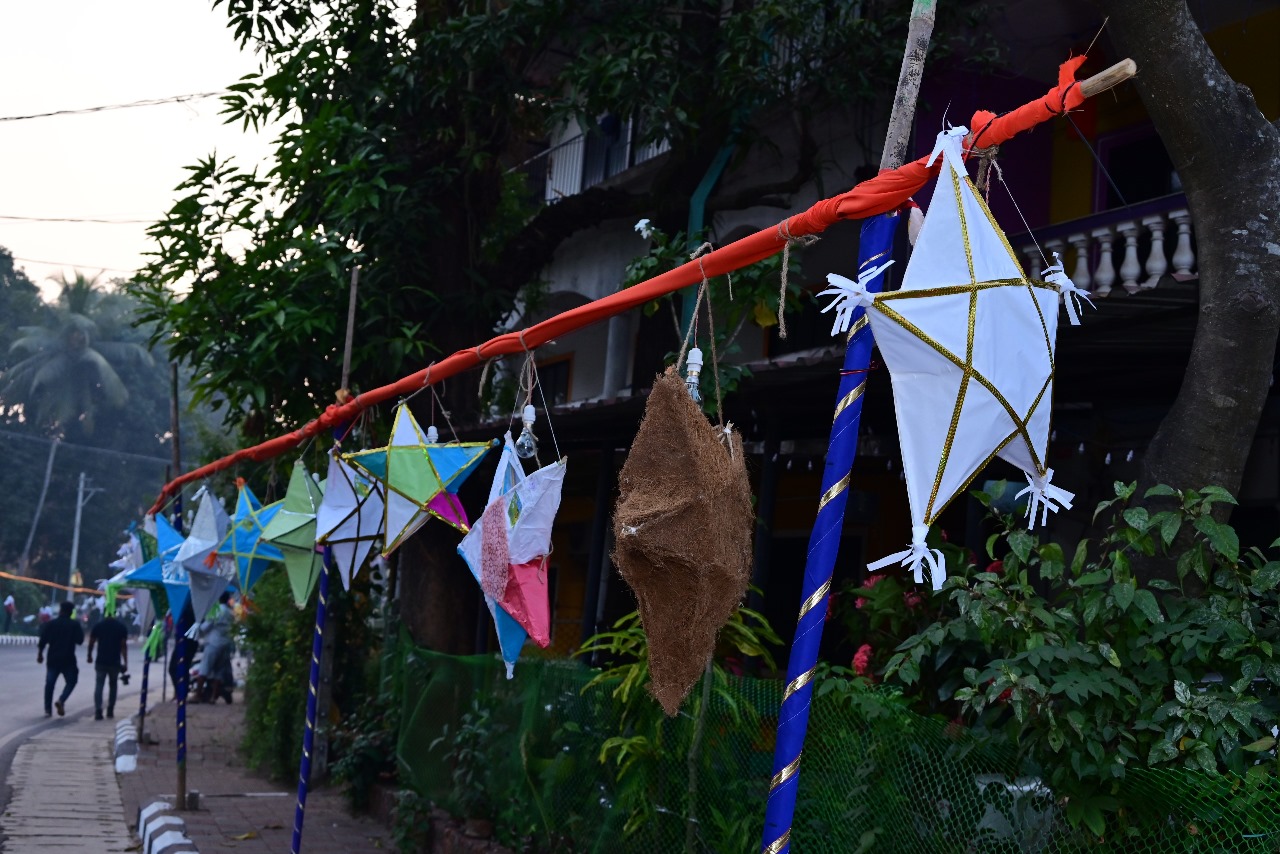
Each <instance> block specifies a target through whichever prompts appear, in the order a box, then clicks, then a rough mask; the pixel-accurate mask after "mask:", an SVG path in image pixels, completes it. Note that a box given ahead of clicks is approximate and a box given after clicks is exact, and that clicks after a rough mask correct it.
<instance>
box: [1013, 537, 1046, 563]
mask: <svg viewBox="0 0 1280 854" xmlns="http://www.w3.org/2000/svg"><path fill="white" fill-rule="evenodd" d="M1038 542H1039V540H1037V539H1036V537H1035V536H1034V535H1032V534H1030V533H1028V532H1026V531H1022V530H1018V531H1014V532H1012V533H1011V534H1009V548H1011V549H1013V553H1014V554H1016V555H1017V556H1018V560H1020V561H1022V562H1023V563H1026V561H1027V558H1029V557H1030V556H1031V550H1032V549H1033V548H1035V546H1036V543H1038Z"/></svg>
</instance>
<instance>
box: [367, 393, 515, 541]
mask: <svg viewBox="0 0 1280 854" xmlns="http://www.w3.org/2000/svg"><path fill="white" fill-rule="evenodd" d="M496 444H497V443H496V442H448V443H445V444H440V443H439V442H437V441H435V431H434V428H433V429H432V430H431V431H428V432H427V433H424V432H423V430H422V428H421V427H419V426H418V422H417V421H416V420H415V419H414V417H413V414H412V413H411V412H410V411H409V407H408V406H407V405H405V404H403V403H402V404H400V405H399V406H397V407H396V414H395V421H394V424H393V426H392V428H391V439H390V441H388V442H387V446H386V447H385V448H373V449H372V450H368V451H357V452H356V453H353V454H344V455H343V457H342V458H343V459H344V460H346V461H347V462H349V463H351V464H352V465H354V466H356V467H357V468H359V469H361V470H362V471H364V472H366V473H367V474H368V475H369V476H370V477H372V478H375V479H377V480H379V481H381V482H382V483H383V484H385V485H386V489H387V500H386V508H385V509H384V511H383V512H384V514H385V516H384V521H385V524H384V528H383V530H384V534H385V537H386V539H385V541H384V542H385V545H384V547H383V550H382V553H383V554H384V555H389V554H391V552H393V551H395V549H396V548H398V547H399V546H400V544H401V543H403V542H404V541H405V540H406V539H407V538H408V537H409V535H410V534H412V533H413V532H414V531H416V530H418V529H419V528H421V527H422V526H423V525H424V524H426V521H427V520H428V519H430V518H431V517H433V516H434V517H435V518H437V519H440V520H441V521H443V522H445V523H447V524H449V525H451V526H453V527H454V528H457V529H458V530H459V531H462V532H463V533H464V534H465V533H466V532H467V531H468V530H470V527H471V526H470V524H469V523H468V521H467V516H466V513H465V512H464V511H463V509H462V505H461V504H460V503H459V502H458V498H457V495H456V493H457V491H458V487H460V486H461V485H462V482H463V481H464V480H466V479H467V476H468V475H470V474H471V473H472V472H473V471H475V469H476V467H477V466H479V465H480V463H481V461H482V460H484V456H485V454H487V453H489V449H490V448H492V447H494V446H495V445H496Z"/></svg>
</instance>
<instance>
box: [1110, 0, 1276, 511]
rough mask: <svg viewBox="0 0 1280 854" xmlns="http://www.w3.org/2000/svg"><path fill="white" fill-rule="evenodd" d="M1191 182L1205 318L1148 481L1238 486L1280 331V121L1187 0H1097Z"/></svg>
mask: <svg viewBox="0 0 1280 854" xmlns="http://www.w3.org/2000/svg"><path fill="white" fill-rule="evenodd" d="M1095 4H1096V5H1097V6H1098V7H1099V8H1101V9H1102V10H1103V11H1104V12H1105V13H1106V14H1109V15H1110V16H1111V21H1110V26H1109V29H1110V33H1111V35H1112V37H1113V39H1114V40H1115V42H1116V46H1117V48H1118V52H1119V53H1120V55H1123V56H1131V57H1133V59H1134V60H1135V61H1136V62H1137V64H1138V76H1137V77H1136V78H1135V80H1134V83H1135V85H1136V86H1137V87H1138V92H1139V94H1140V95H1141V96H1142V100H1143V103H1144V104H1145V105H1146V108H1147V112H1148V113H1149V114H1150V115H1151V118H1152V120H1153V121H1154V123H1155V127H1156V130H1157V131H1158V132H1159V134H1160V137H1161V139H1162V140H1163V141H1164V144H1165V147H1166V148H1167V149H1168V151H1169V155H1170V157H1171V158H1172V160H1173V165H1174V168H1175V169H1176V170H1177V171H1178V174H1179V176H1180V177H1181V179H1182V183H1183V186H1184V187H1185V188H1186V194H1187V202H1188V206H1189V207H1190V210H1191V214H1192V217H1193V219H1194V221H1195V227H1196V237H1197V240H1198V243H1199V263H1200V316H1199V320H1198V322H1197V325H1196V335H1195V341H1194V343H1193V345H1192V349H1191V360H1190V363H1189V365H1188V367H1187V371H1186V375H1185V378H1184V380H1183V384H1182V388H1181V390H1180V391H1179V393H1178V397H1177V400H1176V401H1175V402H1174V405H1173V408H1172V410H1171V411H1170V412H1169V414H1168V415H1167V416H1166V417H1165V419H1164V421H1163V423H1162V424H1161V425H1160V428H1159V430H1158V431H1157V432H1156V436H1155V438H1154V439H1153V440H1152V442H1151V445H1150V447H1149V449H1148V451H1147V455H1146V459H1145V460H1144V464H1143V473H1142V486H1143V487H1144V488H1145V487H1146V486H1150V485H1153V484H1156V483H1166V484H1169V485H1170V486H1173V487H1176V488H1198V487H1202V486H1207V485H1216V486H1221V487H1224V488H1226V489H1228V490H1230V491H1231V492H1232V493H1235V492H1236V491H1238V489H1239V488H1240V481H1241V477H1242V475H1243V471H1244V465H1245V461H1246V459H1247V458H1248V455H1249V449H1250V446H1251V445H1252V443H1253V437H1254V433H1255V432H1256V430H1257V426H1258V420H1259V417H1260V415H1261V412H1262V406H1263V403H1264V402H1265V400H1266V396H1267V390H1268V387H1269V385H1270V381H1271V375H1272V366H1273V363H1274V360H1275V348H1276V335H1277V330H1278V329H1280V128H1277V127H1275V126H1273V125H1271V124H1270V123H1268V122H1267V120H1266V118H1265V117H1264V116H1263V115H1262V113H1261V111H1260V110H1259V109H1258V107H1257V105H1256V104H1255V103H1254V100H1253V95H1252V93H1251V92H1250V91H1249V89H1248V88H1247V87H1245V86H1242V85H1240V84H1238V83H1236V82H1235V81H1234V80H1232V79H1231V78H1230V77H1229V76H1228V75H1227V73H1226V72H1225V71H1224V70H1223V68H1222V66H1221V65H1220V64H1219V62H1218V60H1217V58H1216V57H1215V56H1214V55H1213V52H1212V51H1211V50H1210V49H1209V46H1208V44H1207V43H1206V42H1205V39H1204V36H1203V34H1202V33H1201V32H1200V28H1199V27H1198V26H1197V25H1196V23H1195V21H1194V20H1193V19H1192V17H1191V13H1190V11H1189V10H1188V9H1187V5H1186V2H1185V0H1095Z"/></svg>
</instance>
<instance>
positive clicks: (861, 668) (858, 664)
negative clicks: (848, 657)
mask: <svg viewBox="0 0 1280 854" xmlns="http://www.w3.org/2000/svg"><path fill="white" fill-rule="evenodd" d="M873 651H874V650H872V649H871V644H869V643H864V644H863V645H862V646H860V647H858V651H857V652H855V653H854V654H853V672H854V673H856V674H858V675H859V676H870V675H871V654H872V652H873Z"/></svg>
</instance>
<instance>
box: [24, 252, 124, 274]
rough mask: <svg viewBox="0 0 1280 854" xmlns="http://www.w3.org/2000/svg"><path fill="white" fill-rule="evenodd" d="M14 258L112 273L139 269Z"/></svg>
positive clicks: (53, 265)
mask: <svg viewBox="0 0 1280 854" xmlns="http://www.w3.org/2000/svg"><path fill="white" fill-rule="evenodd" d="M13 260H15V261H22V262H25V263H27V264H46V265H48V266H50V267H76V268H78V269H81V270H107V271H109V272H112V273H136V272H138V271H137V270H125V269H123V268H121V267H104V266H103V265H101V264H75V263H73V262H71V261H41V260H40V259H39V258H20V257H18V256H17V255H14V256H13Z"/></svg>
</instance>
